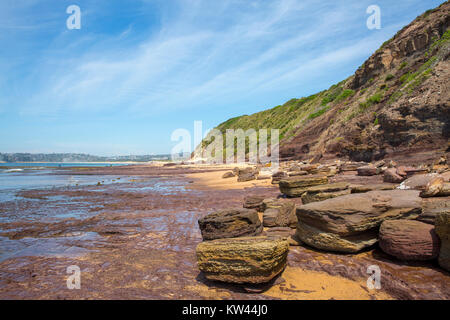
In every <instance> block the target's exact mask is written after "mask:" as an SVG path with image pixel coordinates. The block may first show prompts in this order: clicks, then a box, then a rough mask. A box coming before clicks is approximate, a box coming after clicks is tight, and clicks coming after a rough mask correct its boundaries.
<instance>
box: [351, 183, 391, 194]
mask: <svg viewBox="0 0 450 320" xmlns="http://www.w3.org/2000/svg"><path fill="white" fill-rule="evenodd" d="M397 186H398V184H390V183H378V184H368V185H352V186H350V189H351V193H365V192H369V191H376V190H378V191H382V190H394V189H396V188H397Z"/></svg>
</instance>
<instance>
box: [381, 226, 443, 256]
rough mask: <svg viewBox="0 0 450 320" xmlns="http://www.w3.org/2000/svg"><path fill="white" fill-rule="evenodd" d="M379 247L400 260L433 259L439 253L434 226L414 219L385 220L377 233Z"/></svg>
mask: <svg viewBox="0 0 450 320" xmlns="http://www.w3.org/2000/svg"><path fill="white" fill-rule="evenodd" d="M379 241H380V248H381V249H382V250H383V251H384V252H386V253H387V254H390V255H391V256H394V257H396V258H398V259H400V260H419V261H421V260H433V259H435V258H437V256H438V254H439V243H440V241H439V238H438V236H437V235H436V233H435V231H434V226H432V225H430V224H426V223H423V222H420V221H414V220H386V221H384V222H383V223H382V224H381V227H380V233H379Z"/></svg>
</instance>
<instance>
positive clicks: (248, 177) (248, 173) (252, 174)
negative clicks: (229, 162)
mask: <svg viewBox="0 0 450 320" xmlns="http://www.w3.org/2000/svg"><path fill="white" fill-rule="evenodd" d="M257 176H258V169H257V168H253V167H246V168H243V169H239V171H238V179H237V181H238V182H246V181H252V180H256V178H257Z"/></svg>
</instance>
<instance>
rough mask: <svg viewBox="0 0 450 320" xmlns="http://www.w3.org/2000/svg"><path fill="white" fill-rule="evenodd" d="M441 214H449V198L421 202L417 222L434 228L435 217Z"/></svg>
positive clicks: (426, 199) (436, 198) (428, 199)
mask: <svg viewBox="0 0 450 320" xmlns="http://www.w3.org/2000/svg"><path fill="white" fill-rule="evenodd" d="M442 212H447V213H449V214H450V197H432V198H424V199H423V200H422V214H421V215H420V216H419V217H418V218H417V220H419V221H422V222H425V223H428V224H431V225H433V226H434V222H435V219H436V215H438V214H439V213H442Z"/></svg>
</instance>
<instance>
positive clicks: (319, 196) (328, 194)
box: [302, 182, 351, 204]
mask: <svg viewBox="0 0 450 320" xmlns="http://www.w3.org/2000/svg"><path fill="white" fill-rule="evenodd" d="M350 192H351V189H349V184H348V183H346V182H338V183H330V184H324V185H319V186H314V187H310V188H307V189H306V190H305V192H304V193H303V194H302V203H303V204H308V203H311V202H317V201H323V200H326V199H331V198H335V197H339V196H343V195H346V194H350Z"/></svg>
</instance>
